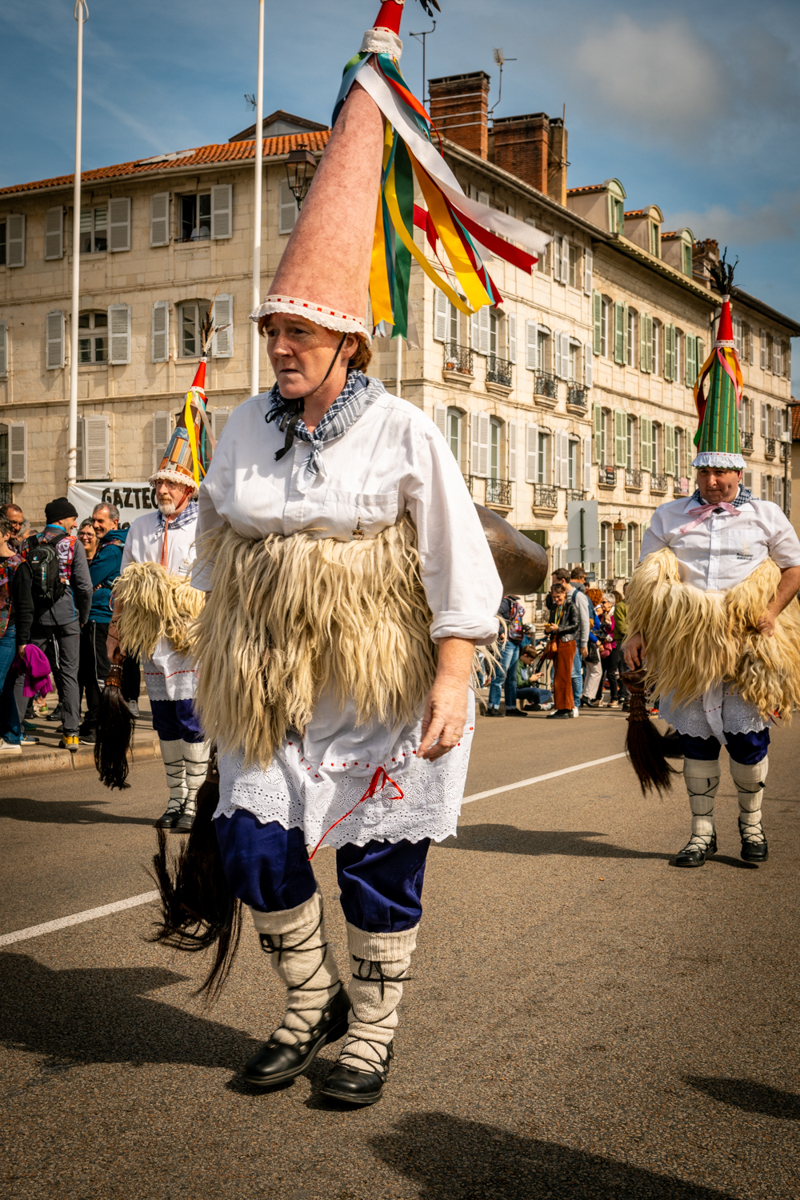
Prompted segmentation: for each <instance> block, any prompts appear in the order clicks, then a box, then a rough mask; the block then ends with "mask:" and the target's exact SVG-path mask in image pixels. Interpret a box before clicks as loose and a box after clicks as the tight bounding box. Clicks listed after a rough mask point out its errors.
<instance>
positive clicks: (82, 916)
mask: <svg viewBox="0 0 800 1200" xmlns="http://www.w3.org/2000/svg"><path fill="white" fill-rule="evenodd" d="M625 757H626V755H625V754H624V753H622V754H609V755H608V757H607V758H593V759H592V760H591V762H582V763H577V764H576V765H575V766H574V767H562V769H561V770H560V771H548V773H547V774H546V775H534V776H533V778H532V779H520V780H519V782H518V783H507V784H504V786H503V787H496V788H491V789H490V790H489V791H488V792H474V793H473V794H472V795H471V796H465V797H464V800H463V803H464V804H472V803H473V801H475V800H485V799H486V798H487V797H488V796H500V795H502V794H503V792H513V791H515V790H516V789H517V788H524V787H531V785H532V784H534V783H544V782H545V780H547V779H557V778H558V777H559V776H560V775H571V774H572V773H573V771H585V770H588V768H589V767H601V766H602V765H603V763H610V762H616V760H617V759H618V758H625ZM157 899H158V892H142V894H141V896H130V897H129V898H128V899H127V900H117V901H116V903H115V904H104V905H103V906H102V907H101V908H88V909H87V910H86V912H81V913H73V914H72V916H71V917H60V918H59V919H58V920H57V921H47V922H45V924H44V925H31V926H29V928H28V929H18V930H17V931H16V932H15V933H3V934H0V946H11V945H13V944H14V942H25V941H27V940H28V938H35V937H41V936H42V935H43V934H45V933H55V932H56V931H57V930H59V929H68V928H69V927H70V926H71V925H82V924H83V923H84V921H94V920H96V919H97V918H98V917H108V916H110V915H111V914H112V913H118V912H124V911H125V909H126V908H137V907H138V906H139V905H140V904H150V903H152V901H154V900H157Z"/></svg>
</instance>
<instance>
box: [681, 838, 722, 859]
mask: <svg viewBox="0 0 800 1200" xmlns="http://www.w3.org/2000/svg"><path fill="white" fill-rule="evenodd" d="M716 853H717V835H716V834H713V835H712V838H711V841H710V842H709V843H708V845H707V846H706V847H705V848H703V846H702V845H701V843H700V840H699V839H698V840H695V838H694V837H691V838H689V841H688V842H687V843H686V845H685V846H684V847H683V849H682V850H681V851H680V852H679V853H678V854H676V855H675V866H676V867H702V865H703V863H704V862H705V861H706V859H707V858H708V857H709V855H711V854H716Z"/></svg>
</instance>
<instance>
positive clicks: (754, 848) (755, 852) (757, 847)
mask: <svg viewBox="0 0 800 1200" xmlns="http://www.w3.org/2000/svg"><path fill="white" fill-rule="evenodd" d="M752 828H753V826H751V825H743V824H742V822H741V820H740V821H739V837H740V838H741V839H742V850H741V857H742V858H743V859H744V861H745V862H766V861H767V859H768V858H769V846H768V845H767V839H766V838H765V837H764V830H763V829H762V828H761V826H760V825H759V826H758V827H757V828H758V832H759V838H758V841H754V840H753V839H752V838H748V837H745V835H744V831H745V829H748V830H749V829H752Z"/></svg>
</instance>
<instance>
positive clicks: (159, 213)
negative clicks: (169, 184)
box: [150, 192, 170, 246]
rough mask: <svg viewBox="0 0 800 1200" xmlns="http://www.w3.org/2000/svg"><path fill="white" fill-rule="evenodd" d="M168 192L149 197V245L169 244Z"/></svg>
mask: <svg viewBox="0 0 800 1200" xmlns="http://www.w3.org/2000/svg"><path fill="white" fill-rule="evenodd" d="M169 197H170V194H169V192H156V193H155V195H153V196H151V197H150V245H151V246H168V245H169Z"/></svg>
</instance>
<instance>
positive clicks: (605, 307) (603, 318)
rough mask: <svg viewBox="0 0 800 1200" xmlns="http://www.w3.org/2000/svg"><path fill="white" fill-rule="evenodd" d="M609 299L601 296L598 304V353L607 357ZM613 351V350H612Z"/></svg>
mask: <svg viewBox="0 0 800 1200" xmlns="http://www.w3.org/2000/svg"><path fill="white" fill-rule="evenodd" d="M610 313H611V301H610V300H609V298H608V296H603V297H602V300H601V304H600V353H601V354H602V356H603V358H609V357H611V355H609V328H608V327H609V322H610V320H611V316H610ZM612 353H613V351H612Z"/></svg>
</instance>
